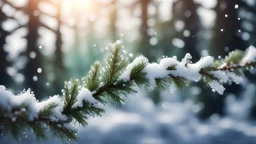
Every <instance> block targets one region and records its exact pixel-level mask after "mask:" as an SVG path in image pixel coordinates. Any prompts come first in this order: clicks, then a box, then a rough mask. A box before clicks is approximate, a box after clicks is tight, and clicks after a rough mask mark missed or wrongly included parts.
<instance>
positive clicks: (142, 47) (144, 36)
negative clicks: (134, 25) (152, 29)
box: [138, 0, 156, 61]
mask: <svg viewBox="0 0 256 144" xmlns="http://www.w3.org/2000/svg"><path fill="white" fill-rule="evenodd" d="M139 2H140V6H141V17H140V19H141V26H140V33H141V40H140V43H139V46H138V48H139V52H140V53H141V54H143V55H145V56H146V57H147V58H148V59H149V61H153V60H155V59H156V56H155V54H154V53H153V51H152V46H151V45H150V43H149V41H150V35H149V34H148V30H149V26H148V19H149V13H148V11H149V10H148V7H149V4H150V3H151V0H140V1H139Z"/></svg>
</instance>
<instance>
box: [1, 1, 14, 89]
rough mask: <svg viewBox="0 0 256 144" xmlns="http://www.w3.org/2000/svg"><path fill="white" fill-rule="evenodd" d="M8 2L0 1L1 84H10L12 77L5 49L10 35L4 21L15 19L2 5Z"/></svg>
mask: <svg viewBox="0 0 256 144" xmlns="http://www.w3.org/2000/svg"><path fill="white" fill-rule="evenodd" d="M5 3H6V1H5V0H3V1H2V3H0V77H1V80H0V85H5V86H10V85H9V84H11V80H12V79H11V77H10V75H8V73H7V71H6V68H7V66H9V62H8V60H7V52H6V51H5V50H4V45H5V44H6V41H5V39H6V37H7V36H8V35H9V32H8V31H6V30H4V28H3V26H2V25H3V23H4V21H5V20H7V19H8V18H11V19H13V18H12V17H8V16H7V15H6V14H5V13H4V12H3V11H2V10H3V9H2V7H3V6H4V4H5Z"/></svg>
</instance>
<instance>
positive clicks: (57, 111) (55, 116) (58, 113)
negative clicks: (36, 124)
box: [37, 95, 66, 121]
mask: <svg viewBox="0 0 256 144" xmlns="http://www.w3.org/2000/svg"><path fill="white" fill-rule="evenodd" d="M49 104H56V105H57V106H56V107H55V108H54V109H52V111H51V112H52V115H51V120H52V121H56V120H65V119H66V116H64V115H62V111H63V107H64V103H63V102H62V101H61V99H60V97H59V96H58V95H55V96H52V97H49V98H48V99H47V100H45V101H42V102H39V103H38V104H37V108H38V109H39V110H43V109H44V108H45V107H47V105H49Z"/></svg>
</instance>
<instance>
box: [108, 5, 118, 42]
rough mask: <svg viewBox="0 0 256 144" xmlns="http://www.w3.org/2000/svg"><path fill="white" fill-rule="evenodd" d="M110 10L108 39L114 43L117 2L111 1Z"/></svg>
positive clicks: (115, 37)
mask: <svg viewBox="0 0 256 144" xmlns="http://www.w3.org/2000/svg"><path fill="white" fill-rule="evenodd" d="M110 6H111V9H110V17H109V20H110V37H111V38H110V39H111V41H116V39H117V38H118V37H117V28H116V24H117V11H118V10H117V0H112V1H111V4H110Z"/></svg>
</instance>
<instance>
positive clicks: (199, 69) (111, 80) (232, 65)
mask: <svg viewBox="0 0 256 144" xmlns="http://www.w3.org/2000/svg"><path fill="white" fill-rule="evenodd" d="M106 59H107V60H106V61H105V63H103V64H101V63H99V62H96V63H95V64H94V65H93V66H92V67H91V70H90V71H89V73H88V75H87V76H85V77H83V78H82V79H80V80H79V79H72V80H70V81H68V82H65V86H64V88H63V90H62V94H61V95H55V96H52V97H49V98H48V99H47V100H45V101H42V102H39V101H38V100H36V98H35V96H34V94H33V92H31V91H30V90H27V91H23V92H22V93H20V94H18V95H14V94H13V93H12V92H10V91H9V90H7V89H6V88H5V86H0V112H1V113H0V125H2V128H3V129H2V130H3V131H4V132H5V133H8V132H10V133H11V134H12V135H13V136H14V137H15V138H18V137H19V136H20V135H21V134H22V132H23V131H24V130H26V129H31V130H32V131H33V133H34V134H35V136H36V137H37V138H38V139H39V140H40V139H46V133H47V131H48V130H50V131H51V132H52V134H53V135H54V136H56V137H59V138H61V139H62V140H63V141H64V142H73V141H76V130H75V129H73V128H72V125H73V124H74V123H79V124H81V125H82V126H86V125H87V119H88V117H90V116H100V114H101V113H102V112H104V104H106V103H108V102H109V101H113V102H115V103H117V104H119V105H121V104H122V103H123V102H124V96H127V95H130V94H134V93H136V90H135V88H136V87H148V88H158V89H161V90H164V89H167V88H170V89H171V91H173V90H174V89H177V88H178V89H182V88H183V87H185V86H188V84H189V82H198V81H200V80H202V81H204V82H205V83H206V85H208V86H209V87H210V88H211V89H212V91H213V92H217V93H219V94H223V93H224V90H225V88H224V85H225V84H230V83H232V82H234V83H236V84H239V83H241V82H242V80H243V79H242V77H243V71H244V70H251V69H253V68H255V67H256V48H255V47H253V46H250V47H249V48H248V50H247V51H246V52H242V51H239V50H237V51H233V52H230V53H229V55H228V56H226V57H225V58H224V59H218V60H215V61H214V58H213V57H211V56H206V57H202V58H201V59H200V60H199V61H198V62H195V63H193V62H192V56H191V55H190V54H186V55H185V57H184V58H183V59H182V60H181V61H179V60H177V59H176V58H175V57H173V58H172V57H167V58H163V59H161V60H160V62H159V63H149V61H148V59H147V58H145V57H143V56H139V57H137V58H135V59H134V61H133V62H131V63H129V62H128V59H127V56H126V55H125V54H124V53H123V50H122V48H121V43H120V41H117V42H116V43H114V44H113V45H112V46H111V48H110V49H109V55H107V58H106Z"/></svg>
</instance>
